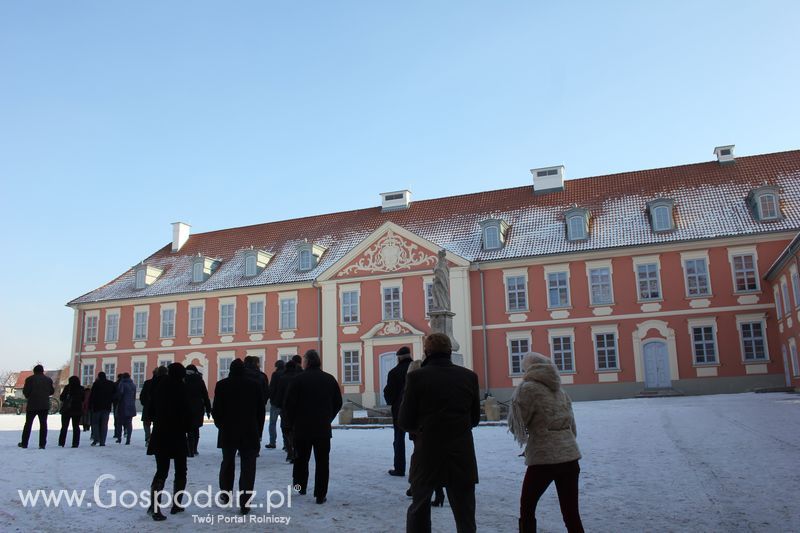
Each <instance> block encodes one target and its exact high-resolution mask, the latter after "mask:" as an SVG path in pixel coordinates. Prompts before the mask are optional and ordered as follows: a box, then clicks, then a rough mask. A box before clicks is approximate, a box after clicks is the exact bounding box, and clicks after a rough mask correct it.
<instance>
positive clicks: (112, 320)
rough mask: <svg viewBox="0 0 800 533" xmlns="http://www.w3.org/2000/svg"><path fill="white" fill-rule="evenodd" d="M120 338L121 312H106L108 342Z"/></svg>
mask: <svg viewBox="0 0 800 533" xmlns="http://www.w3.org/2000/svg"><path fill="white" fill-rule="evenodd" d="M118 340H119V313H108V314H106V342H117V341H118Z"/></svg>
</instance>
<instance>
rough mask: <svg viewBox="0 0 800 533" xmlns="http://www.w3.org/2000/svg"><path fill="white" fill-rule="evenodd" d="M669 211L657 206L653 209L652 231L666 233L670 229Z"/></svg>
mask: <svg viewBox="0 0 800 533" xmlns="http://www.w3.org/2000/svg"><path fill="white" fill-rule="evenodd" d="M669 211H670V209H669V207H667V206H666V205H659V206H657V207H655V208H653V229H654V230H656V231H668V230H671V229H672V217H671V216H670V212H669Z"/></svg>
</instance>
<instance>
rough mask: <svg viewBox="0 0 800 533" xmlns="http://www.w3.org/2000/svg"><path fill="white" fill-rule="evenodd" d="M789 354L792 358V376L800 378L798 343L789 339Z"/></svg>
mask: <svg viewBox="0 0 800 533" xmlns="http://www.w3.org/2000/svg"><path fill="white" fill-rule="evenodd" d="M789 352H790V353H791V357H792V375H793V376H800V363H798V360H797V341H795V340H794V339H789Z"/></svg>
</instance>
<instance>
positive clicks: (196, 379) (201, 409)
mask: <svg viewBox="0 0 800 533" xmlns="http://www.w3.org/2000/svg"><path fill="white" fill-rule="evenodd" d="M186 394H187V395H188V398H189V411H190V414H191V424H190V425H189V433H188V434H187V436H186V445H187V447H188V448H189V457H194V456H195V455H197V453H198V452H197V445H198V443H199V442H200V428H201V427H203V415H204V414H205V415H206V416H207V417H209V418H210V417H211V400H209V399H208V389H207V388H206V382H205V381H203V374H201V373H200V371H199V370H197V367H196V366H194V365H188V366H187V367H186Z"/></svg>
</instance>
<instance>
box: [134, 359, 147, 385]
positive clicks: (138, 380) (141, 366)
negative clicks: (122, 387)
mask: <svg viewBox="0 0 800 533" xmlns="http://www.w3.org/2000/svg"><path fill="white" fill-rule="evenodd" d="M146 367H147V362H146V361H133V363H131V379H132V380H133V384H134V385H136V390H141V389H142V385H144V381H145V379H147V376H146V375H145V371H146V370H147V368H146Z"/></svg>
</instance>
